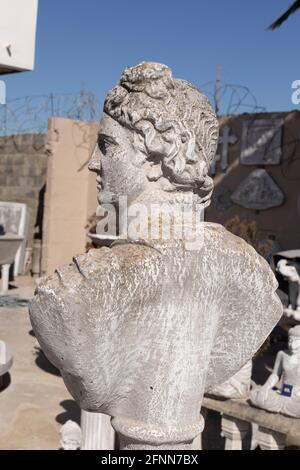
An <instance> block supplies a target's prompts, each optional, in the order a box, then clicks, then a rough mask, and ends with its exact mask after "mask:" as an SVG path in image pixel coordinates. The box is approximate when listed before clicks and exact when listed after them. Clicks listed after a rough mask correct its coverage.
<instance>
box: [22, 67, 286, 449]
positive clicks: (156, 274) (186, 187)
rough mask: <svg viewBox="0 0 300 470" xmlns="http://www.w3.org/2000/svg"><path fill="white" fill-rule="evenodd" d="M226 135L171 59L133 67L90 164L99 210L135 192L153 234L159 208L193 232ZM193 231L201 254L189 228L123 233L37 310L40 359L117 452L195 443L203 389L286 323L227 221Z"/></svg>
mask: <svg viewBox="0 0 300 470" xmlns="http://www.w3.org/2000/svg"><path fill="white" fill-rule="evenodd" d="M217 140H218V123H217V120H216V118H215V115H214V112H213V110H212V108H211V106H210V105H209V103H208V101H207V99H206V98H205V97H204V96H203V95H202V94H201V93H200V92H199V91H198V90H197V89H196V88H195V87H193V86H192V85H190V84H189V83H187V82H185V81H183V80H177V79H174V78H172V75H171V71H170V69H169V68H168V67H166V66H165V65H162V64H157V63H151V62H150V63H142V64H139V65H137V66H135V67H132V68H130V69H127V70H125V72H124V73H123V75H122V76H121V79H120V82H119V84H118V85H117V87H115V88H114V89H113V90H112V91H111V92H109V93H108V95H107V98H106V100H105V104H104V114H103V117H102V119H101V122H100V127H99V138H98V142H97V144H96V147H95V151H94V153H93V155H92V157H91V161H90V165H89V168H90V169H91V170H92V171H96V173H97V184H98V189H99V196H98V199H99V203H100V205H104V206H105V204H106V203H107V202H108V203H109V204H111V205H113V206H116V207H118V206H119V199H120V197H121V196H122V195H126V197H127V198H128V208H129V209H130V208H132V206H133V204H137V203H138V204H139V207H141V206H142V207H143V210H144V212H143V218H140V220H139V222H140V223H142V222H143V220H142V219H144V222H146V223H145V226H146V227H148V226H149V224H148V222H149V217H150V221H151V222H152V219H151V211H150V212H149V209H152V205H153V204H156V205H158V206H159V207H162V206H163V205H165V204H167V206H168V207H169V206H170V207H171V208H174V212H173V220H174V221H175V222H174V226H175V225H177V226H179V225H180V224H181V225H182V226H183V229H185V228H186V226H187V225H188V224H189V223H190V221H188V222H186V220H185V218H184V217H182V215H184V214H182V211H181V208H182V207H183V208H184V209H185V205H186V204H185V201H186V198H187V196H188V198H189V202H188V204H187V205H188V209H189V211H190V213H191V214H192V215H195V216H196V218H197V216H198V215H199V214H200V213H203V210H202V209H203V208H204V207H206V206H207V205H208V204H209V202H210V196H211V192H212V189H213V183H212V180H211V178H210V177H209V176H208V168H209V166H210V163H211V161H212V159H213V157H214V155H215V152H216V147H217ZM182 202H183V204H182ZM183 212H184V210H183ZM149 214H150V216H149ZM150 225H151V224H150ZM162 225H163V224H162ZM198 228H199V230H200V232H199V233H197V235H198V238H199V241H200V243H198V244H196V245H195V246H193V248H192V249H191V248H190V247H187V244H186V240H185V231H184V230H183V231H182V232H181V235H180V236H177V235H176V236H174V231H172V230H171V231H170V236H169V237H167V238H166V237H163V236H161V233H160V234H159V236H158V237H153V236H152V232H151V233H150V234H148V236H147V234H146V236H144V237H141V236H139V234H138V233H136V234H133V235H132V234H131V233H129V232H128V233H127V234H126V236H124V233H123V232H122V238H123V239H122V240H117V241H116V242H114V243H113V244H112V245H111V246H110V247H109V248H108V247H102V248H100V249H97V250H90V251H89V252H88V253H87V254H84V255H80V256H76V257H74V258H73V262H72V263H71V264H70V265H69V266H64V267H62V268H59V269H57V270H56V272H55V274H53V276H50V277H49V278H47V279H45V280H44V281H43V282H42V283H40V285H39V287H38V288H37V291H36V295H35V298H34V300H33V301H32V303H31V306H30V317H31V322H32V325H33V328H34V331H35V333H36V336H37V338H38V340H39V342H40V344H41V346H42V348H43V350H44V352H45V354H46V355H47V357H48V358H49V360H50V361H51V362H53V363H54V364H55V365H56V367H58V368H59V369H60V371H61V374H62V376H63V379H64V381H65V384H66V386H67V388H68V389H69V391H70V393H71V394H72V395H73V397H74V398H75V400H76V401H77V402H78V404H79V405H80V407H81V408H82V409H84V410H87V411H93V412H102V413H106V414H108V415H110V416H112V425H113V427H114V429H115V430H116V432H117V433H118V434H119V438H120V443H121V448H124V449H140V448H150V449H151V448H163V449H187V448H189V446H190V445H191V442H192V441H193V439H194V438H195V437H196V436H197V435H198V434H199V433H200V432H201V431H202V429H203V419H202V418H201V416H200V408H201V402H202V397H203V394H204V392H206V391H209V390H210V389H213V388H214V387H216V386H217V385H219V384H221V383H223V382H224V381H225V380H227V379H228V378H229V377H231V376H232V375H234V374H235V373H236V372H237V371H238V370H239V369H241V367H242V366H243V365H244V364H246V362H247V361H249V359H250V358H251V357H252V355H253V354H254V352H255V351H256V350H257V349H258V348H259V346H260V345H261V343H262V342H263V341H264V340H265V338H266V336H267V335H268V334H269V332H270V331H271V330H272V328H273V327H274V325H275V324H276V322H277V321H278V320H279V318H280V316H281V313H282V307H281V303H280V301H279V299H278V298H277V296H276V294H275V290H276V286H277V283H276V280H275V278H274V276H273V273H272V271H271V270H270V268H269V266H268V264H267V262H266V261H265V260H264V259H263V258H261V257H260V256H259V255H258V254H257V253H256V252H255V250H254V249H253V248H252V247H250V246H249V245H247V244H246V243H245V242H244V241H243V240H241V239H239V238H238V237H236V236H234V235H232V234H230V233H229V232H227V231H226V230H225V229H224V228H223V227H222V226H220V225H217V224H211V223H205V222H201V223H200V224H199V227H198ZM123 229H124V224H123ZM126 237H127V238H126Z"/></svg>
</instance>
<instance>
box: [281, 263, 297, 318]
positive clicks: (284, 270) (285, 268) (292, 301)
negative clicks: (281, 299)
mask: <svg viewBox="0 0 300 470" xmlns="http://www.w3.org/2000/svg"><path fill="white" fill-rule="evenodd" d="M297 265H298V266H299V263H296V262H293V261H288V260H286V259H281V260H279V261H278V263H277V265H276V271H278V272H279V273H280V274H281V275H282V276H283V277H284V279H286V280H287V281H288V283H289V305H288V307H287V308H286V309H284V314H285V315H286V316H287V317H293V318H294V319H295V320H297V321H300V275H299V272H298V270H297V267H296V266H297ZM299 268H300V266H299Z"/></svg>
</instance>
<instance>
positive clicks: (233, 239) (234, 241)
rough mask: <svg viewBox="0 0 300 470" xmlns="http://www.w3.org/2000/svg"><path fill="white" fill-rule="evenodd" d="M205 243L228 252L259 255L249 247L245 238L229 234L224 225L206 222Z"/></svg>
mask: <svg viewBox="0 0 300 470" xmlns="http://www.w3.org/2000/svg"><path fill="white" fill-rule="evenodd" d="M204 224H205V228H204V234H205V242H206V243H208V242H209V243H211V244H213V245H214V246H215V247H216V248H220V249H222V250H226V251H228V252H232V253H235V252H241V251H243V252H245V253H248V254H251V255H254V256H255V255H257V252H256V251H255V249H254V248H253V247H252V246H251V245H249V243H247V242H246V241H245V240H243V238H241V237H238V236H237V235H234V234H233V233H231V232H229V231H228V230H227V229H226V228H225V227H224V226H223V225H220V224H216V223H213V222H204Z"/></svg>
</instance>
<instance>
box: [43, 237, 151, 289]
mask: <svg viewBox="0 0 300 470" xmlns="http://www.w3.org/2000/svg"><path fill="white" fill-rule="evenodd" d="M159 264H160V254H159V252H158V251H157V250H155V249H153V248H151V247H149V246H146V245H142V244H132V243H120V244H116V245H115V246H113V247H112V248H107V247H103V248H100V249H92V250H90V251H89V252H88V253H85V254H82V255H78V256H74V257H73V260H72V262H71V263H70V264H68V265H65V266H62V267H60V268H57V269H56V270H55V273H54V274H53V275H51V276H48V277H45V278H43V279H42V280H41V282H40V283H39V286H38V288H37V290H36V293H37V294H38V293H39V292H41V291H42V290H44V291H45V290H48V291H51V292H52V293H53V294H55V295H57V296H59V295H60V294H61V295H65V293H66V292H68V291H70V290H72V291H76V292H77V291H78V289H79V288H82V287H84V286H86V287H87V288H89V287H95V288H96V289H97V290H99V289H101V288H102V290H103V291H105V289H108V288H111V287H112V285H114V286H115V287H116V286H117V285H120V284H122V283H123V284H124V282H125V281H126V283H128V282H129V281H128V280H129V278H132V277H137V278H139V279H140V278H141V277H143V276H144V275H146V274H147V275H148V276H150V278H151V273H152V274H153V275H155V272H156V271H157V270H158V269H159Z"/></svg>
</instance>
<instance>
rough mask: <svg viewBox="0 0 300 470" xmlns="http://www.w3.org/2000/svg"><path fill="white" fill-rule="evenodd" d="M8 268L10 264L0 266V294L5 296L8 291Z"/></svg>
mask: <svg viewBox="0 0 300 470" xmlns="http://www.w3.org/2000/svg"><path fill="white" fill-rule="evenodd" d="M9 268H10V264H3V265H2V266H1V290H0V294H2V295H3V294H6V292H7V291H8V283H9Z"/></svg>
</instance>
